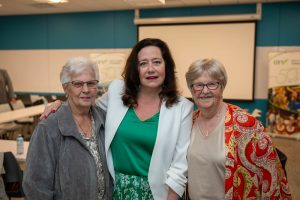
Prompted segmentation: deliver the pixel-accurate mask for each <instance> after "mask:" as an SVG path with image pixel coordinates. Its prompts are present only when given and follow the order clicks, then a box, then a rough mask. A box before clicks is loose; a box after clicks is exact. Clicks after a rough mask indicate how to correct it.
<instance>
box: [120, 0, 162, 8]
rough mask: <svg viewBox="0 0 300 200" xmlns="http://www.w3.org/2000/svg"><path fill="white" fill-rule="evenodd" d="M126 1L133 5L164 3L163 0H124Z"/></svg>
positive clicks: (158, 4) (145, 5)
mask: <svg viewBox="0 0 300 200" xmlns="http://www.w3.org/2000/svg"><path fill="white" fill-rule="evenodd" d="M124 1H125V2H126V3H128V4H130V5H132V6H135V7H147V6H161V5H165V3H166V2H165V0H124Z"/></svg>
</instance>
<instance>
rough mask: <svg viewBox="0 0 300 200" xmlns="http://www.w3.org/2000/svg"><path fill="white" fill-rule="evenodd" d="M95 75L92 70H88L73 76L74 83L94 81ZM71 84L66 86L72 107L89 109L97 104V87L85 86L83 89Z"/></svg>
mask: <svg viewBox="0 0 300 200" xmlns="http://www.w3.org/2000/svg"><path fill="white" fill-rule="evenodd" d="M95 79H96V77H95V73H94V72H93V70H92V69H91V68H87V69H85V70H84V71H82V72H81V73H79V74H75V73H73V74H72V75H71V82H72V81H74V82H75V81H76V82H77V81H83V82H87V81H93V80H95ZM71 82H69V83H67V84H66V85H64V90H65V93H66V94H67V95H68V102H69V104H70V106H75V107H76V108H77V109H79V110H80V109H89V108H90V107H91V106H92V105H94V104H95V99H96V95H97V85H96V87H93V85H91V84H89V87H88V84H86V83H85V84H83V86H82V87H79V86H78V85H77V86H76V85H75V84H72V83H71Z"/></svg>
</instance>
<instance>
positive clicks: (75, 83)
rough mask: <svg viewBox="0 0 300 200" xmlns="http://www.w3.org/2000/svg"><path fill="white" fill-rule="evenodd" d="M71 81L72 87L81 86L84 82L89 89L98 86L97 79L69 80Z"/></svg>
mask: <svg viewBox="0 0 300 200" xmlns="http://www.w3.org/2000/svg"><path fill="white" fill-rule="evenodd" d="M69 83H71V84H72V85H73V86H74V87H76V88H82V87H83V86H84V84H86V85H87V87H88V88H90V89H95V88H97V86H98V83H99V81H98V80H91V81H86V82H84V81H71V82H69Z"/></svg>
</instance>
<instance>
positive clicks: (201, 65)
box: [185, 59, 227, 90]
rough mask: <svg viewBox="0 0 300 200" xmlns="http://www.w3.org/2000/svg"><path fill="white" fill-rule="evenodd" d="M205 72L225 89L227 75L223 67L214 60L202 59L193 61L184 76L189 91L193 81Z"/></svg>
mask: <svg viewBox="0 0 300 200" xmlns="http://www.w3.org/2000/svg"><path fill="white" fill-rule="evenodd" d="M203 72H207V73H208V74H209V76H211V77H212V78H214V79H216V80H217V81H219V82H220V84H221V86H222V87H223V88H225V86H226V84H227V73H226V70H225V67H224V65H223V64H222V63H221V62H219V61H218V60H216V59H203V60H196V61H194V62H193V63H192V64H191V65H190V67H189V69H188V71H187V72H186V74H185V78H186V83H187V86H188V88H189V89H190V90H191V88H192V84H193V81H194V80H196V79H197V78H198V77H199V76H201V75H202V74H203Z"/></svg>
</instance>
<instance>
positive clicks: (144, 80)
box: [138, 46, 165, 90]
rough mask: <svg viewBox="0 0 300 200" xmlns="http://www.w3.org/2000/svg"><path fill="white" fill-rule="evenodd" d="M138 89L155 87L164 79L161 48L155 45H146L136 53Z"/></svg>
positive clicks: (159, 88)
mask: <svg viewBox="0 0 300 200" xmlns="http://www.w3.org/2000/svg"><path fill="white" fill-rule="evenodd" d="M138 70H139V78H140V83H141V85H140V89H157V90H161V86H162V85H163V83H164V80H165V62H164V59H163V57H162V54H161V50H160V49H159V48H158V47H156V46H147V47H144V48H143V49H141V50H140V52H139V53H138Z"/></svg>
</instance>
